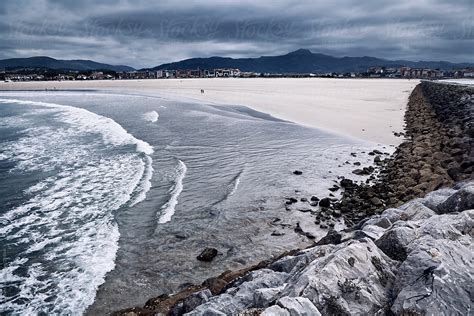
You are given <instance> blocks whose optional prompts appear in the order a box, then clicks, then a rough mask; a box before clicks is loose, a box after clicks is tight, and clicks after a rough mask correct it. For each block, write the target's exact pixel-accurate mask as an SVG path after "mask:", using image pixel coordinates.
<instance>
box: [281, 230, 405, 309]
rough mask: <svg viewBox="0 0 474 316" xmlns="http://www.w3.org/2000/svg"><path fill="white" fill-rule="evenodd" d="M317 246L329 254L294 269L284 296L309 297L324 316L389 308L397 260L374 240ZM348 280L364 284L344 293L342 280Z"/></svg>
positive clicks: (283, 293)
mask: <svg viewBox="0 0 474 316" xmlns="http://www.w3.org/2000/svg"><path fill="white" fill-rule="evenodd" d="M317 248H319V249H320V251H321V250H324V251H325V252H326V255H325V256H324V257H319V258H317V259H315V260H313V261H312V262H311V263H309V264H308V265H307V266H306V267H305V268H304V269H303V270H301V271H299V272H298V271H292V273H291V274H292V277H291V278H290V279H289V280H288V286H287V288H286V289H285V290H284V291H283V292H282V295H284V296H290V297H294V296H302V297H306V298H308V299H309V300H310V301H311V302H312V303H313V304H314V305H315V306H316V308H318V310H319V311H320V312H321V313H322V314H323V315H328V314H334V313H335V314H353V315H358V314H374V313H377V312H380V311H382V310H386V309H387V308H388V304H389V298H388V296H387V295H386V293H387V291H388V290H389V288H390V285H391V283H392V281H393V280H394V272H395V268H396V262H395V261H392V260H391V259H390V258H389V257H388V256H386V255H385V254H384V253H383V252H382V251H380V250H378V248H377V247H376V246H375V244H374V243H373V242H372V241H371V240H369V239H366V240H350V241H348V242H345V243H342V244H339V245H336V246H334V245H325V246H321V247H317ZM349 258H353V259H351V260H349ZM349 261H351V262H352V265H351V264H350V263H349ZM345 279H347V280H351V282H354V283H356V284H360V285H359V288H358V289H356V290H354V291H353V292H351V293H343V291H342V289H341V287H340V280H345Z"/></svg>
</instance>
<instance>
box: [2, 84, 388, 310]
mask: <svg viewBox="0 0 474 316" xmlns="http://www.w3.org/2000/svg"><path fill="white" fill-rule="evenodd" d="M374 148H383V147H382V146H378V145H377V144H373V143H369V142H364V141H361V140H357V139H352V138H345V137H341V136H338V135H333V134H330V133H327V132H324V131H321V130H317V129H310V128H306V127H302V126H298V125H296V124H293V123H290V122H284V121H281V120H277V119H275V118H272V117H271V116H268V115H266V114H263V113H259V112H255V111H253V110H250V109H248V108H245V107H242V106H235V107H231V106H226V107H219V106H211V105H206V104H196V103H194V104H193V103H185V102H181V101H172V100H166V99H163V98H160V97H159V96H157V95H137V94H125V93H123V94H119V93H112V92H105V91H79V92H78V91H76V92H72V91H55V92H44V91H42V92H2V93H1V94H0V245H1V249H2V263H1V266H0V268H1V271H0V276H1V277H0V287H1V292H0V313H2V314H3V313H5V314H12V313H13V314H22V315H24V314H81V313H87V314H90V315H97V314H104V313H108V312H111V311H114V310H117V309H120V308H125V307H130V306H135V305H143V304H144V302H145V301H146V300H147V299H148V298H150V297H152V296H157V295H159V294H162V293H165V292H173V291H177V290H179V289H180V288H182V287H184V286H185V285H187V284H189V283H201V282H202V281H203V280H205V279H206V278H208V277H211V276H215V275H216V274H219V273H221V272H223V271H225V270H227V269H239V268H243V267H246V266H248V265H250V264H253V263H256V262H258V261H260V260H263V259H267V258H268V257H270V256H273V255H277V254H279V253H281V252H282V251H284V250H289V249H293V248H295V247H299V246H304V245H307V244H309V242H310V241H309V240H308V239H306V238H305V237H303V236H300V235H298V234H296V233H295V232H294V230H293V229H294V225H295V224H296V222H300V223H301V225H302V227H303V228H304V229H305V230H307V231H310V232H312V233H313V234H315V235H316V236H323V235H324V234H325V233H326V231H325V230H322V229H320V228H319V227H318V226H317V225H315V224H314V218H313V217H312V215H311V214H310V213H306V212H298V211H293V212H289V211H287V210H285V205H284V197H289V196H296V197H308V198H309V197H310V196H311V195H317V196H319V197H324V196H328V194H329V193H330V192H329V191H328V190H327V189H328V188H329V187H331V186H332V185H333V183H334V181H337V177H338V176H350V177H351V178H353V179H355V180H361V181H363V180H364V179H365V178H363V177H358V176H355V175H352V174H351V171H352V170H353V169H354V166H353V165H352V163H353V162H355V161H360V162H361V163H363V165H369V164H370V163H371V157H370V156H367V155H364V154H362V152H368V151H370V150H372V149H374ZM383 149H384V150H385V151H388V152H390V151H391V150H392V149H391V148H383ZM351 152H358V153H361V154H359V155H358V157H352V156H351V155H350V153H351ZM372 158H373V157H372ZM296 169H298V170H302V171H303V175H301V176H296V175H293V173H292V171H293V170H296ZM340 225H341V226H342V225H343V223H342V222H341V223H340ZM275 230H278V231H280V232H282V233H283V235H282V236H272V235H271V233H272V232H274V231H275ZM208 246H211V247H216V248H217V249H218V250H219V255H218V257H217V258H216V259H215V260H214V261H213V262H212V263H202V262H199V261H197V260H196V259H195V257H196V256H197V255H198V254H199V253H200V251H201V250H202V249H203V248H205V247H208Z"/></svg>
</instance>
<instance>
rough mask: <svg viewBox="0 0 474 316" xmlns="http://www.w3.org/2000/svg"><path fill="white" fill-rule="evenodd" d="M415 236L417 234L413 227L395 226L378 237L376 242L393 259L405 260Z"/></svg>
mask: <svg viewBox="0 0 474 316" xmlns="http://www.w3.org/2000/svg"><path fill="white" fill-rule="evenodd" d="M415 237H416V234H415V231H414V229H412V228H409V227H406V226H402V227H394V228H392V229H390V230H388V231H387V232H386V233H385V234H383V236H382V237H380V238H379V239H377V240H376V241H375V244H376V245H377V247H379V248H380V250H382V251H383V252H384V253H385V254H386V255H387V256H389V257H390V258H392V259H393V260H398V261H403V260H405V259H406V258H407V252H408V250H407V248H408V245H409V244H410V243H411V242H412V241H413V240H414V239H415Z"/></svg>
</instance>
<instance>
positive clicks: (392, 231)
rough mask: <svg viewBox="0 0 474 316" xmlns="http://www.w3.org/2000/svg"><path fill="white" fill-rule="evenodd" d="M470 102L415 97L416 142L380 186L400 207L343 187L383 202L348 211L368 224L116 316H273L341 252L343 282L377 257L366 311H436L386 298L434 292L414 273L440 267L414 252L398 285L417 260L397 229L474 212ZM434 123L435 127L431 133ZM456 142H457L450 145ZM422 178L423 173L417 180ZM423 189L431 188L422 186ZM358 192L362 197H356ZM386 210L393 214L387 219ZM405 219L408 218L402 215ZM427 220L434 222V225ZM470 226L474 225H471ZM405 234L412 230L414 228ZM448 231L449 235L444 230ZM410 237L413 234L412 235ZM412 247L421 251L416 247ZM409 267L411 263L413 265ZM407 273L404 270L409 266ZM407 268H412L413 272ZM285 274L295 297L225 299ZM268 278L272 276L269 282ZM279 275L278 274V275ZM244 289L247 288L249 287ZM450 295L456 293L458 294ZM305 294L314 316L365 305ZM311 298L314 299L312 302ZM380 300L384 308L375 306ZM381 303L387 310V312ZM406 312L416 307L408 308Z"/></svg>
mask: <svg viewBox="0 0 474 316" xmlns="http://www.w3.org/2000/svg"><path fill="white" fill-rule="evenodd" d="M469 95H470V96H471V97H472V95H473V90H472V88H466V87H460V86H453V85H447V84H438V83H421V84H420V85H418V86H417V87H416V88H415V89H414V90H413V91H412V93H411V96H410V101H409V103H408V110H407V112H406V114H405V119H406V122H407V134H408V135H407V136H408V139H406V141H405V142H404V143H403V144H402V145H400V146H399V147H398V148H397V150H396V152H395V154H394V156H393V157H392V158H390V159H387V161H386V162H385V163H382V164H381V165H380V174H381V177H380V180H375V181H378V183H376V186H377V185H379V186H380V185H381V186H384V187H385V186H397V187H400V190H395V191H394V192H393V194H392V195H390V198H393V197H394V198H396V201H395V202H393V203H392V202H390V201H385V200H384V199H385V197H383V199H382V195H383V194H386V193H387V192H386V189H385V190H382V192H380V191H379V190H378V189H377V190H373V191H372V194H371V195H370V196H368V193H369V192H368V190H367V189H369V190H372V189H371V188H372V187H370V186H360V187H359V186H357V185H356V188H354V187H353V185H354V184H352V183H350V184H349V185H343V181H341V183H340V184H341V187H342V190H345V192H347V193H349V195H348V196H346V201H350V200H353V199H367V200H369V201H373V199H374V198H376V199H377V200H378V201H380V202H381V204H380V205H378V207H377V205H370V204H371V203H369V205H352V206H349V208H351V210H347V209H346V210H342V211H343V217H346V216H347V212H349V213H350V214H355V215H356V217H355V218H357V220H360V223H355V224H357V225H355V226H354V227H352V228H349V229H345V230H344V231H341V232H337V231H334V230H330V231H329V232H328V234H327V236H326V237H324V238H322V239H320V240H319V241H317V242H316V243H315V244H314V245H313V246H310V247H308V248H306V249H295V250H293V251H289V252H286V253H283V254H281V255H280V256H278V257H276V258H271V259H269V260H265V261H262V262H260V263H258V264H256V265H253V266H250V267H248V268H246V269H242V270H239V271H226V272H224V273H222V274H221V275H219V276H217V277H215V278H210V279H208V280H206V281H204V282H203V283H202V284H201V285H195V286H191V287H189V288H186V289H185V290H183V291H181V292H179V293H175V294H172V295H166V294H163V295H160V296H158V297H155V298H152V299H150V300H149V301H148V302H147V303H146V304H145V306H143V307H135V308H130V309H127V310H122V311H119V312H117V313H115V314H114V315H148V314H153V313H157V312H159V313H164V314H172V315H175V314H177V315H180V314H182V313H186V312H194V313H195V314H196V315H197V314H200V313H202V312H204V311H210V310H212V311H215V310H216V309H215V308H217V310H219V311H229V308H230V309H232V310H233V309H235V310H233V312H239V313H244V314H245V313H247V314H245V315H259V314H260V313H262V312H263V313H265V312H266V311H267V310H266V309H265V308H266V307H268V306H272V305H274V304H275V302H276V301H277V300H278V299H280V298H282V297H284V296H285V293H286V294H288V292H289V291H290V292H291V289H292V288H293V287H295V286H297V284H296V283H295V284H293V283H292V282H296V281H295V276H298V275H299V274H300V273H301V274H302V275H303V278H305V280H306V278H307V277H305V276H304V275H305V271H306V269H311V266H312V264H311V261H313V262H317V261H319V260H320V259H319V258H320V257H325V255H326V252H328V251H329V252H331V251H336V250H337V251H339V252H343V253H347V254H339V255H338V254H333V255H332V256H333V257H331V258H333V259H331V260H332V261H334V262H333V263H332V264H333V265H334V266H332V268H331V271H332V270H334V269H338V271H339V272H340V274H343V275H351V274H352V272H350V271H351V270H352V268H351V267H354V262H357V261H358V260H362V261H363V260H364V259H362V258H363V257H367V258H369V257H370V258H371V259H370V260H368V262H366V263H364V266H367V267H368V269H369V270H368V271H365V272H359V273H367V274H368V275H371V273H373V271H371V269H372V268H373V269H375V270H376V275H377V276H378V278H380V283H381V285H382V286H381V287H380V285H378V284H380V283H372V281H370V280H369V279H364V280H361V281H359V285H360V287H359V286H358V287H356V288H355V291H359V290H360V289H361V288H363V287H367V288H371V289H372V291H374V289H375V291H379V293H378V294H374V293H373V292H371V291H369V293H370V294H369V297H371V296H372V295H374V297H372V298H370V299H368V300H367V302H366V303H364V304H367V305H366V306H365V305H364V307H363V310H365V311H368V310H373V309H374V308H377V309H379V310H384V311H385V312H388V311H389V310H390V309H391V310H392V311H395V312H397V311H398V312H400V311H403V310H405V309H406V308H408V309H412V308H416V309H420V308H421V310H422V311H423V310H424V309H430V308H432V309H436V308H438V307H437V306H436V304H432V305H430V304H429V303H427V305H423V306H422V307H420V306H418V301H416V302H410V298H407V297H405V296H404V295H405V294H404V292H403V291H400V289H398V294H399V297H397V298H396V300H393V299H392V298H390V296H386V297H385V296H384V295H386V294H383V293H384V292H387V293H388V292H391V291H393V290H394V289H393V288H392V287H393V284H394V283H395V282H398V283H399V284H403V287H405V288H406V291H410V290H409V288H412V290H411V291H413V289H415V290H416V291H423V290H424V289H425V288H426V287H425V286H423V287H422V288H418V287H417V285H416V284H415V283H416V281H415V282H413V278H414V277H415V276H414V274H415V273H418V272H417V270H416V269H418V268H419V267H420V266H421V267H423V266H424V265H427V264H431V263H432V262H431V261H429V260H431V259H429V260H428V261H424V260H426V259H421V258H416V257H415V256H416V252H414V253H415V255H413V256H414V257H412V258H416V260H419V262H417V263H415V264H414V265H413V267H411V266H410V265H409V264H408V266H409V269H412V270H410V271H409V278H407V279H406V280H399V279H397V269H399V266H400V265H399V264H397V263H396V261H401V262H403V261H404V260H406V259H407V257H409V256H410V253H409V250H407V249H406V248H405V247H406V245H403V246H402V245H400V243H402V244H403V243H407V244H408V243H409V242H410V241H409V240H408V241H407V240H405V239H404V238H406V237H401V236H405V235H397V234H400V233H398V232H397V229H399V227H400V226H403V224H401V225H400V224H399V225H398V226H397V225H396V224H395V223H397V221H398V223H400V222H404V221H405V222H406V221H408V223H410V221H415V220H418V224H420V222H419V220H420V219H422V220H423V221H424V220H427V219H429V218H430V217H433V218H434V219H435V221H436V218H437V216H443V214H446V213H451V212H454V214H455V215H447V217H446V219H445V220H448V221H450V220H452V218H453V216H456V214H457V213H456V211H458V212H462V211H465V210H469V207H471V206H470V204H469V203H472V202H468V201H470V200H469V199H472V197H470V196H471V195H472V180H473V177H472V175H473V171H472V168H473V164H472V162H473V161H472V153H471V151H472V146H471V145H472V137H473V135H472V127H470V125H469V124H471V123H472V117H470V107H469V102H470V99H469V98H470V97H469ZM466 96H468V97H466ZM446 104H449V108H447V109H446V108H445V105H446ZM426 124H428V125H429V126H431V127H432V128H430V127H428V126H426ZM450 139H452V140H454V141H450ZM376 154H377V153H376ZM433 156H443V157H444V158H443V159H442V160H439V159H433ZM420 164H421V167H420ZM414 173H417V175H415V174H414ZM407 177H408V178H410V179H412V181H415V184H413V185H411V186H410V187H408V188H407V187H405V184H406V183H405V181H407V179H408V178H407ZM343 180H344V179H343ZM465 181H471V182H465ZM466 183H467V184H466ZM417 184H418V185H417ZM454 184H456V186H455V187H454V190H451V189H448V188H450V187H452V186H453V185H454ZM421 185H422V186H423V187H421ZM376 186H374V187H376ZM361 187H363V189H362V190H360V188H361ZM412 187H414V188H412ZM414 189H415V190H414ZM436 190H439V191H436ZM457 190H459V191H457ZM354 191H355V192H356V193H355V194H354ZM434 191H435V192H434ZM430 192H434V194H431V195H430V194H429V193H430ZM381 194H382V195H381ZM425 195H426V196H427V197H426V198H424V199H421V200H420V199H418V200H413V199H415V198H422V197H424V196H425ZM379 197H380V199H379ZM344 198H345V197H344V196H343V199H342V201H344ZM443 201H444V202H443ZM406 202H407V203H406ZM337 203H339V202H337ZM337 203H336V204H337ZM403 203H405V204H403ZM456 203H457V204H456ZM372 204H373V203H372ZM402 204H403V205H402ZM320 205H321V203H320ZM346 206H347V205H346ZM390 207H391V208H390ZM397 207H398V208H397ZM385 209H386V211H385V212H383V210H385ZM338 210H341V209H340V205H335V204H334V203H331V205H329V206H328V207H322V212H326V211H331V212H335V211H338ZM467 212H469V211H466V213H467ZM361 213H363V214H361ZM398 213H400V214H399V215H397V216H395V215H396V214H398ZM339 214H340V213H339ZM377 214H382V215H377ZM445 216H446V215H445ZM462 216H463V215H462V214H460V215H459V218H463V217H462ZM467 216H468V215H467ZM349 218H350V217H349ZM364 218H365V220H364ZM456 220H458V219H456ZM459 220H461V219H459ZM427 221H428V222H429V220H427ZM393 224H394V225H393ZM421 224H422V225H425V224H424V222H421ZM392 225H393V226H392ZM409 225H413V224H408V227H411V226H409ZM441 225H444V224H441ZM447 225H449V224H447ZM466 225H468V224H467V223H466ZM426 226H427V227H431V226H432V224H429V223H428V224H426ZM450 227H451V228H449V229H452V226H450ZM400 229H402V230H406V228H400ZM410 229H412V228H410ZM443 229H448V228H447V227H444V228H443ZM403 234H406V233H405V232H404V233H403ZM410 234H411V232H410ZM423 234H426V235H427V236H423V238H424V239H421V238H420V237H418V238H420V240H427V239H428V240H429V238H431V237H429V236H430V234H433V233H431V232H429V231H428V228H427V229H426V230H424V231H423ZM467 238H468V237H467ZM437 239H439V238H437ZM441 240H443V239H441ZM429 242H431V241H429ZM441 243H443V241H441ZM359 244H360V245H361V248H360V249H359V248H354V247H358V245H359ZM351 245H352V246H351ZM354 245H357V246H354ZM366 245H369V246H366ZM428 245H429V246H430V247H431V244H429V243H428ZM441 245H442V244H440V245H439V248H438V249H439V251H441V252H445V251H453V250H448V249H444V248H442V247H449V246H441ZM443 245H444V244H443ZM424 246H425V245H423V241H422V242H421V247H424ZM412 247H416V246H415V245H414V246H412ZM334 249H336V250H334ZM454 251H462V250H454ZM321 252H322V254H321ZM361 253H362V255H361ZM369 253H370V254H369ZM450 253H451V252H450ZM348 255H352V256H353V257H351V258H352V259H349V260H347V258H346V257H347V256H348ZM308 256H309V257H308ZM339 256H341V258H340V259H341V260H339ZM451 257H452V255H451ZM296 258H302V262H300V263H298V264H295V263H294V262H295V260H296V262H298V259H296ZM355 258H357V259H355ZM374 258H376V259H374ZM321 260H323V259H321ZM351 260H352V261H351ZM412 260H414V259H412ZM437 260H441V261H442V260H448V259H443V257H442V256H441V257H440V259H437ZM453 260H454V262H453V263H452V264H455V265H457V266H459V269H464V268H465V266H464V264H463V263H462V262H459V261H457V262H456V261H455V259H453ZM405 262H408V260H407V261H405ZM442 262H443V261H442ZM412 264H413V263H412ZM442 264H443V263H441V265H442ZM348 266H350V267H348ZM371 267H372V268H371ZM401 267H404V266H403V265H402V266H401ZM293 268H294V269H293ZM305 268H306V269H305ZM339 269H340V270H339ZM373 269H372V270H373ZM404 269H407V267H406V265H405V267H404ZM295 271H296V272H295ZM282 272H285V273H289V274H290V276H292V279H288V280H287V281H284V282H288V283H284V285H282V286H283V287H284V288H286V289H287V290H286V291H285V290H283V289H280V288H276V287H275V288H266V287H265V286H264V288H262V289H260V288H259V289H258V290H257V292H258V293H256V292H254V291H253V290H250V291H251V292H252V293H253V294H251V297H253V298H251V300H253V301H252V303H250V305H247V306H246V307H245V310H239V308H238V307H236V306H240V305H239V304H241V302H240V301H245V298H238V297H236V298H232V297H231V296H229V295H226V294H224V295H221V294H222V293H226V292H227V291H230V292H232V293H234V292H236V291H239V292H240V291H244V292H245V291H247V290H246V289H247V287H249V286H250V287H252V286H253V283H252V282H253V281H252V280H254V279H258V278H263V279H264V280H271V278H275V279H274V280H275V284H280V283H279V282H283V281H279V280H277V279H278V278H279V273H282ZM318 273H319V272H318ZM405 273H407V272H405ZM266 274H269V275H272V276H264V275H266ZM273 274H275V275H274V276H273ZM327 277H328V280H319V281H318V282H321V283H327V285H326V286H327V287H326V288H325V290H324V291H329V292H341V293H342V294H341V295H342V296H344V293H347V291H349V290H350V291H351V292H352V291H354V289H352V286H353V285H352V283H351V282H349V281H348V280H349V279H346V281H345V282H344V284H343V283H342V279H340V276H335V275H329V276H328V275H327ZM334 277H337V278H339V279H340V280H339V281H340V282H337V283H334V282H332V281H331V280H332V279H333V278H334ZM269 278H270V279H269ZM370 278H371V277H370ZM267 282H270V281H267ZM331 282H332V283H331ZM456 282H459V285H460V286H465V285H466V279H463V278H459V279H457V280H456ZM333 283H334V284H336V286H335V288H334V289H333V288H331V287H332V286H334V284H333ZM242 284H245V285H244V286H242ZM275 286H276V285H275ZM306 286H307V287H313V286H317V285H316V284H309V285H306ZM345 286H347V287H348V289H347V291H346V290H345ZM349 288H350V289H349ZM448 290H449V291H454V289H448ZM262 291H269V293H273V294H269V297H266V296H262V297H260V296H259V295H261V294H259V293H261V292H262ZM272 291H273V292H272ZM375 291H374V292H375ZM262 293H263V292H262ZM301 293H303V292H301ZM301 293H300V296H305V299H303V298H302V297H301V298H299V297H298V299H301V300H304V302H305V303H306V304H307V305H305V306H304V307H301V308H302V309H303V310H305V311H308V309H309V310H313V308H314V310H316V311H317V310H320V311H326V312H329V311H330V310H333V309H334V308H337V310H339V311H342V310H344V311H345V310H346V309H347V306H346V305H347V304H349V305H350V306H353V305H354V304H355V305H354V306H359V305H358V304H360V302H359V300H358V298H357V295H356V298H355V300H353V298H350V297H348V296H347V295H346V296H344V299H343V300H342V301H344V300H345V302H341V301H340V300H341V299H338V300H337V301H332V300H329V299H321V298H320V296H317V295H316V296H315V297H312V295H311V293H312V292H311V291H309V292H307V293H306V292H305V293H306V294H304V295H302V294H301ZM377 295H379V297H376V296H377ZM290 296H293V295H290ZM243 297H245V296H243ZM306 297H309V298H310V300H308V299H307V298H306ZM436 299H438V298H436ZM442 299H443V300H449V299H450V295H447V296H446V297H443V298H442ZM372 300H374V302H375V301H376V302H375V303H374V302H373V301H372ZM405 302H409V303H405ZM374 304H375V305H374ZM379 304H382V306H380V305H379ZM410 304H413V305H410ZM405 305H407V306H409V307H405ZM285 308H287V306H285V304H283V301H282V303H278V304H276V305H274V307H269V308H268V311H267V312H268V314H265V315H271V313H272V312H274V311H275V310H277V309H285ZM316 308H317V309H316ZM270 309H271V311H270ZM244 314H242V315H244ZM239 315H240V314H239Z"/></svg>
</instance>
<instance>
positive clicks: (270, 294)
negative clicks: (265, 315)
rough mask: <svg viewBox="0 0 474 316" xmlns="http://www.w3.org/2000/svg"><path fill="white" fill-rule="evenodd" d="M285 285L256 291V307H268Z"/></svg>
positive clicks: (254, 303) (254, 304)
mask: <svg viewBox="0 0 474 316" xmlns="http://www.w3.org/2000/svg"><path fill="white" fill-rule="evenodd" d="M283 288H284V285H282V286H279V287H271V288H263V289H257V290H255V293H254V302H253V306H254V307H268V305H269V303H271V302H272V301H274V300H275V298H276V296H277V295H278V294H279V293H280V292H281V291H282V290H283Z"/></svg>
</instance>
